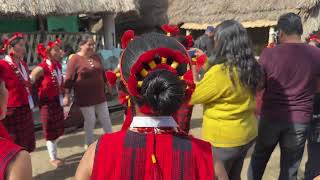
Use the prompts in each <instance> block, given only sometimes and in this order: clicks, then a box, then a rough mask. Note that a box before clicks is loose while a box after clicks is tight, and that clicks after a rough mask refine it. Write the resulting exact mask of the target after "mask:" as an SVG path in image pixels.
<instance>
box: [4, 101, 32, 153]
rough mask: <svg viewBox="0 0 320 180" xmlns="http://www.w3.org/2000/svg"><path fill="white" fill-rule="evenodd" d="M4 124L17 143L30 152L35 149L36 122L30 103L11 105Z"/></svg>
mask: <svg viewBox="0 0 320 180" xmlns="http://www.w3.org/2000/svg"><path fill="white" fill-rule="evenodd" d="M3 124H4V126H5V127H6V129H7V130H8V132H9V134H10V136H11V138H12V139H13V140H14V142H15V143H16V144H17V145H20V146H22V147H23V148H24V149H26V150H27V151H28V152H32V151H33V150H34V149H35V146H36V140H35V135H34V123H33V118H32V112H31V110H30V107H29V105H25V106H21V107H14V108H10V107H9V108H8V111H7V114H6V118H5V119H4V120H3Z"/></svg>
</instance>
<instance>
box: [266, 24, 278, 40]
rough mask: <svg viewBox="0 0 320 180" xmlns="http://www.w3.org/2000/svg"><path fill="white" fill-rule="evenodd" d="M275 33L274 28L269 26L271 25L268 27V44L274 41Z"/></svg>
mask: <svg viewBox="0 0 320 180" xmlns="http://www.w3.org/2000/svg"><path fill="white" fill-rule="evenodd" d="M275 33H276V30H275V28H274V27H273V26H271V27H270V28H269V40H268V44H270V43H274V39H273V36H274V34H275Z"/></svg>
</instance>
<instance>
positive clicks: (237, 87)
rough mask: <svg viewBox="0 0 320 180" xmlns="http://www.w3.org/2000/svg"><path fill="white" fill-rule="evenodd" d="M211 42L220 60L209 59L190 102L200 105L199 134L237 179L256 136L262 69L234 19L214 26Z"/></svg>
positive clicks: (231, 176)
mask: <svg viewBox="0 0 320 180" xmlns="http://www.w3.org/2000/svg"><path fill="white" fill-rule="evenodd" d="M214 42H215V46H214V50H215V52H216V59H215V61H216V62H217V61H219V62H222V63H220V64H216V65H214V66H213V64H214V62H210V60H209V62H208V71H207V72H206V74H205V75H204V78H203V79H202V80H201V81H200V82H199V83H198V84H197V86H196V89H195V92H194V94H193V96H192V98H191V103H192V104H203V105H204V115H203V127H202V138H203V139H204V140H206V141H208V142H210V143H211V144H212V146H213V153H214V154H215V156H216V157H217V158H218V159H220V160H221V161H222V162H223V164H224V167H225V169H226V171H227V173H228V176H229V178H230V180H234V179H240V174H241V170H242V165H243V161H244V158H245V156H246V153H247V151H248V149H249V148H250V146H251V145H252V143H253V141H254V139H255V138H256V136H257V121H256V118H255V115H254V109H255V98H254V95H255V92H256V90H257V89H258V88H259V87H260V85H262V82H263V72H262V70H261V67H260V66H259V64H258V63H257V62H256V60H255V58H254V55H253V51H252V49H251V46H250V45H251V43H250V40H249V37H248V34H247V31H246V29H245V28H244V27H243V26H242V25H241V24H240V23H238V22H237V21H234V20H228V21H224V22H223V23H221V24H220V25H219V26H217V28H216V30H215V35H214ZM201 53H202V52H201V51H198V52H197V55H198V56H199V55H201ZM221 60H223V61H221Z"/></svg>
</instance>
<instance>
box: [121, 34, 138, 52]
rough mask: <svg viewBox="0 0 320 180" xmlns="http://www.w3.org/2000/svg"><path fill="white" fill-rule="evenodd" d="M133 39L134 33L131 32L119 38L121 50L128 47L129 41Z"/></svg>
mask: <svg viewBox="0 0 320 180" xmlns="http://www.w3.org/2000/svg"><path fill="white" fill-rule="evenodd" d="M134 38H135V35H134V31H133V30H127V31H126V32H124V34H123V35H122V38H121V47H122V49H125V48H127V47H128V44H129V42H130V41H131V40H133V39H134Z"/></svg>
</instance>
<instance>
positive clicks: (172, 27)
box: [161, 24, 180, 36]
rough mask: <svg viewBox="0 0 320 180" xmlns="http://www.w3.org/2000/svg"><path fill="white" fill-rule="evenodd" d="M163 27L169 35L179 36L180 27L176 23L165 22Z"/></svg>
mask: <svg viewBox="0 0 320 180" xmlns="http://www.w3.org/2000/svg"><path fill="white" fill-rule="evenodd" d="M161 28H162V30H163V31H164V32H166V33H167V36H177V35H178V34H179V33H180V29H179V28H178V26H175V25H169V24H164V25H162V26H161Z"/></svg>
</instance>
